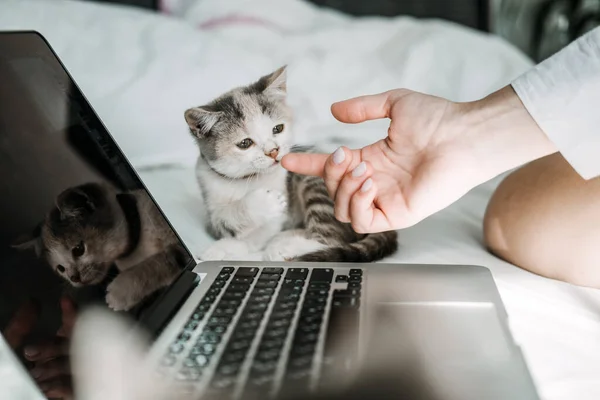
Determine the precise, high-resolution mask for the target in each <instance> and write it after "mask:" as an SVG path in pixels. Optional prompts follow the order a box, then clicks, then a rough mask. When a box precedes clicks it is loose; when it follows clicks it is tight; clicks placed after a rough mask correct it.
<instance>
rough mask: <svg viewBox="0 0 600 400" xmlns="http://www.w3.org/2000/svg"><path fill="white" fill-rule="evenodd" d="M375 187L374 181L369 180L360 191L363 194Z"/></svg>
mask: <svg viewBox="0 0 600 400" xmlns="http://www.w3.org/2000/svg"><path fill="white" fill-rule="evenodd" d="M372 187H373V179H371V178H369V179H367V180H366V181H365V183H363V184H362V186H361V187H360V191H361V192H363V193H364V192H368V191H369V189H371V188H372Z"/></svg>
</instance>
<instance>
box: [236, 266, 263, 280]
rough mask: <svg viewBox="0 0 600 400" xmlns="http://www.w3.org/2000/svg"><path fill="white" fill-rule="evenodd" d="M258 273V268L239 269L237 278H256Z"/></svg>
mask: <svg viewBox="0 0 600 400" xmlns="http://www.w3.org/2000/svg"><path fill="white" fill-rule="evenodd" d="M257 273H258V268H256V267H239V268H238V270H237V272H236V273H235V276H236V277H237V276H248V277H251V278H254V277H255V276H256V274H257Z"/></svg>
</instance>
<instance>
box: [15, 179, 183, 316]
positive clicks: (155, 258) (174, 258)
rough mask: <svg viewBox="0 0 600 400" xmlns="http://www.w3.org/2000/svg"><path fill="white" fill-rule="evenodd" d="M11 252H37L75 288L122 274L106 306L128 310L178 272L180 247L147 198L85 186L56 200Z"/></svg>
mask: <svg viewBox="0 0 600 400" xmlns="http://www.w3.org/2000/svg"><path fill="white" fill-rule="evenodd" d="M13 247H15V248H18V249H21V250H24V249H30V248H33V249H35V251H36V253H37V254H38V256H42V257H44V258H45V259H46V261H47V262H48V264H49V265H50V267H51V268H52V269H53V270H54V271H56V273H57V274H58V275H60V276H61V277H62V278H64V279H65V280H66V281H68V282H69V283H70V284H71V285H73V286H75V287H81V286H87V285H95V284H99V283H101V282H102V281H103V280H104V279H105V278H106V277H107V274H108V272H109V270H110V268H111V267H112V266H113V265H115V266H116V267H117V269H118V270H119V271H120V272H119V274H118V275H117V276H116V278H115V279H114V280H113V281H112V282H111V283H110V284H109V285H108V287H107V294H106V303H107V304H108V306H109V307H110V308H112V309H114V310H116V311H120V310H129V309H131V308H132V307H134V306H135V305H137V304H138V303H140V301H142V300H143V299H144V298H146V297H147V296H148V295H150V294H152V293H153V292H154V291H156V290H157V289H160V288H162V287H164V286H167V285H169V284H170V283H171V282H172V281H173V279H174V278H175V276H176V275H177V273H178V272H179V266H178V259H179V257H180V256H181V254H182V253H181V252H180V251H181V249H180V248H179V247H180V245H179V242H178V241H177V238H176V237H175V235H174V234H173V232H172V230H171V229H170V227H169V226H168V224H167V223H166V222H165V220H164V218H163V217H162V215H161V214H160V211H158V209H157V208H156V206H155V205H154V203H153V202H152V200H151V199H150V198H149V196H148V195H147V193H146V192H145V191H143V190H138V191H132V192H128V193H118V192H117V191H116V190H114V189H113V188H112V187H110V186H108V185H104V184H98V183H88V184H83V185H80V186H76V187H72V188H69V189H67V190H65V191H64V192H62V193H61V194H60V195H58V196H57V198H56V204H55V206H54V207H53V208H52V209H51V210H50V211H49V212H48V214H47V215H46V217H45V219H44V221H43V222H42V224H40V226H39V227H38V228H37V229H36V230H35V231H34V232H33V233H32V234H31V235H24V236H22V237H20V238H19V239H17V241H15V243H13Z"/></svg>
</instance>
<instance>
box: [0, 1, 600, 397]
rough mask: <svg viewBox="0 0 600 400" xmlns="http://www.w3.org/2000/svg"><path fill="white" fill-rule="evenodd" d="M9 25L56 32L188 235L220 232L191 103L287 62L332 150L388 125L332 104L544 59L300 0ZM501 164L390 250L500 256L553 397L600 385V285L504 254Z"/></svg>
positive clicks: (420, 259) (30, 5)
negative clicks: (496, 247) (498, 209)
mask: <svg viewBox="0 0 600 400" xmlns="http://www.w3.org/2000/svg"><path fill="white" fill-rule="evenodd" d="M0 29H1V30H17V29H27V30H30V29H35V30H38V31H39V32H41V33H42V34H43V35H44V36H45V37H46V38H47V39H48V40H49V42H50V43H51V44H52V46H53V47H54V49H55V50H56V51H57V53H58V54H59V56H60V57H61V59H62V60H63V62H64V63H65V64H66V66H67V68H68V69H69V71H70V72H71V74H72V75H73V76H74V78H75V80H76V81H77V82H78V83H79V85H80V87H81V88H82V90H83V92H84V93H85V94H86V96H87V97H88V99H89V100H90V102H91V103H92V105H93V106H94V107H95V110H96V111H97V113H98V114H99V115H100V117H101V118H102V119H103V121H104V122H105V124H106V125H107V127H108V128H109V130H110V131H111V133H112V134H113V136H114V137H115V139H116V140H117V142H118V144H119V146H120V147H121V148H122V149H123V150H124V152H125V153H126V154H127V156H128V157H129V159H130V161H131V162H132V163H133V165H134V166H135V168H136V170H137V171H138V173H139V175H140V176H141V178H142V179H143V181H144V183H145V184H146V185H147V187H148V188H149V189H150V191H151V192H152V193H153V195H154V197H155V198H156V200H157V201H158V203H159V204H160V206H161V207H162V209H163V211H164V212H165V213H166V215H167V216H168V218H169V219H170V221H171V223H172V224H173V226H174V227H175V228H176V229H177V231H178V232H179V234H180V236H181V237H182V239H183V240H184V241H185V243H186V245H187V246H188V247H189V248H190V250H191V251H192V252H193V253H194V254H195V255H197V254H199V253H200V252H201V251H202V249H204V248H205V247H206V246H207V245H208V244H209V243H210V241H211V239H210V238H209V237H208V235H207V234H206V233H205V231H204V228H203V223H202V218H203V213H202V203H201V200H200V194H199V190H198V187H197V185H196V182H195V178H194V172H193V165H194V162H195V160H196V157H197V148H196V147H195V144H194V142H193V140H192V138H191V137H190V135H189V133H188V131H187V127H186V124H185V121H184V119H183V111H184V110H185V109H186V108H188V107H190V106H193V105H200V104H203V103H204V102H206V101H208V100H210V99H211V98H213V97H214V96H216V95H217V94H220V93H221V92H223V91H225V90H227V89H229V88H231V87H233V86H236V85H241V84H245V83H248V82H250V81H252V80H253V79H256V78H257V77H259V76H261V75H263V74H265V73H267V72H269V71H271V70H274V69H275V68H277V67H279V66H281V65H283V64H287V65H288V66H289V71H288V72H289V78H288V79H289V81H288V82H289V83H288V91H289V101H290V104H291V106H292V107H293V108H294V110H295V114H296V120H297V122H296V125H295V133H296V136H297V141H298V143H299V144H318V145H319V147H321V148H323V149H324V150H327V151H330V150H333V149H335V148H336V147H337V146H339V145H340V144H345V145H348V146H351V147H353V146H360V145H363V144H367V143H369V142H372V141H374V140H375V139H377V138H379V137H381V135H382V134H385V132H386V130H387V124H386V121H377V122H371V123H367V124H361V125H353V126H343V125H341V124H339V123H337V122H336V121H335V120H334V119H333V118H332V117H331V115H330V114H329V105H330V104H331V103H332V102H333V101H336V100H340V99H344V98H347V97H351V96H355V95H360V94H365V93H373V92H379V91H384V90H388V89H390V88H394V87H408V88H411V89H415V90H420V91H424V92H427V93H431V94H435V95H440V96H445V97H448V98H450V99H453V100H459V101H466V100H473V99H477V98H479V97H481V96H484V95H486V94H487V93H490V92H491V91H493V90H495V89H497V88H500V87H502V86H503V85H505V84H507V83H508V82H510V80H511V79H513V78H515V77H516V76H518V75H519V74H521V73H522V72H524V71H525V70H527V68H528V67H530V66H531V62H530V60H529V59H528V58H527V57H525V56H524V55H523V54H522V53H520V52H519V51H518V50H516V49H515V48H514V47H512V46H511V45H509V44H507V43H506V42H504V41H503V40H501V39H499V38H497V37H494V36H489V35H486V34H485V33H482V32H478V31H475V30H470V29H467V28H464V27H461V26H459V25H456V24H453V23H450V22H444V21H440V20H417V19H413V18H409V17H395V18H388V19H385V18H379V17H368V18H367V17H365V18H354V17H350V16H347V15H343V14H341V13H339V12H336V11H333V10H329V9H322V8H318V7H315V6H314V5H311V4H309V3H307V2H304V1H301V0H253V1H245V0H228V1H222V0H188V1H165V2H164V8H163V13H162V14H159V13H152V12H147V11H143V10H141V9H134V8H129V7H123V6H116V5H101V4H96V3H85V2H75V1H65V0H38V1H33V0H3V1H2V2H1V3H0ZM500 179H502V177H498V178H496V179H494V180H492V181H489V182H487V183H485V184H483V185H481V186H479V187H477V188H476V189H474V190H472V191H471V192H470V193H468V194H467V195H466V196H464V197H463V198H462V199H461V200H459V201H458V202H456V203H455V204H453V205H452V206H450V207H449V208H447V209H446V210H444V211H442V212H440V213H438V214H436V215H434V216H432V217H430V218H428V219H426V220H425V221H423V222H422V223H420V224H418V225H416V226H414V227H412V228H410V229H406V230H403V231H401V232H400V234H399V246H400V249H399V251H398V252H397V254H396V255H394V256H393V257H391V258H389V259H387V260H385V261H390V262H401V263H451V264H463V263H465V264H477V265H483V266H486V267H488V268H489V269H490V270H491V271H492V274H493V276H494V279H495V281H496V284H497V286H498V288H499V290H500V294H501V296H502V299H503V301H504V303H505V305H506V308H507V311H508V314H509V320H510V326H511V329H512V332H513V334H514V336H515V339H516V341H517V342H518V343H519V344H520V346H521V347H522V350H523V353H524V355H525V358H526V360H527V363H528V365H529V367H530V369H531V373H532V375H533V378H534V380H535V382H536V384H537V386H538V389H539V392H540V396H541V397H542V399H544V400H567V399H568V400H572V399H577V400H588V399H589V400H592V399H594V400H595V399H598V398H600V379H598V376H600V340H599V339H600V291H597V290H592V289H587V288H581V287H575V286H572V285H568V284H566V283H562V282H557V281H554V280H549V279H545V278H542V277H539V276H536V275H533V274H530V273H528V272H525V271H523V270H521V269H519V268H517V267H515V266H513V265H510V264H508V263H506V262H503V261H501V260H499V259H497V258H495V257H494V256H492V255H490V254H489V253H488V252H487V251H486V250H485V248H484V246H483V239H482V217H483V214H484V211H485V207H486V204H487V201H488V199H489V198H490V195H491V193H492V191H493V190H494V188H495V186H496V185H497V184H498V183H499V181H500Z"/></svg>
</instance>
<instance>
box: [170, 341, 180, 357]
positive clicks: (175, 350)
mask: <svg viewBox="0 0 600 400" xmlns="http://www.w3.org/2000/svg"><path fill="white" fill-rule="evenodd" d="M169 351H170V352H171V354H179V353H181V352H182V351H183V344H181V343H179V342H175V343H173V344H172V345H171V347H169Z"/></svg>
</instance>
